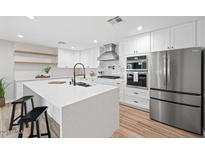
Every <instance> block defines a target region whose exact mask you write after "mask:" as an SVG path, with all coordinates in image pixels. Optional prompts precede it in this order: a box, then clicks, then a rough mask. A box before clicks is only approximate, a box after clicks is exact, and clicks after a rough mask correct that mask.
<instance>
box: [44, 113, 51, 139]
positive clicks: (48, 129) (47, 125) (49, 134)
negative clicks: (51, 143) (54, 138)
mask: <svg viewBox="0 0 205 154" xmlns="http://www.w3.org/2000/svg"><path fill="white" fill-rule="evenodd" d="M44 114H45V120H46V128H47V133H48V137H49V138H51V132H50V128H49V124H48V116H47V111H45V113H44Z"/></svg>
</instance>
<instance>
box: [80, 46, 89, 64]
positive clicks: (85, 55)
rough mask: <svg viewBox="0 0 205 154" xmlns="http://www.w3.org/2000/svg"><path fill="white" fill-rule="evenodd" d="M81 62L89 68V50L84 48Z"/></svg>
mask: <svg viewBox="0 0 205 154" xmlns="http://www.w3.org/2000/svg"><path fill="white" fill-rule="evenodd" d="M80 59H81V63H82V64H83V65H84V66H85V68H89V51H88V50H83V51H81V56H80Z"/></svg>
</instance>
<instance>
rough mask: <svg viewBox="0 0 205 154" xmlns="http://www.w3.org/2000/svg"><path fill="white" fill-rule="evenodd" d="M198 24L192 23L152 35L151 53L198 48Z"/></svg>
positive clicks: (155, 32)
mask: <svg viewBox="0 0 205 154" xmlns="http://www.w3.org/2000/svg"><path fill="white" fill-rule="evenodd" d="M196 34H197V33H196V22H191V23H187V24H183V25H179V26H174V27H171V28H166V29H162V30H158V31H154V32H152V33H151V51H161V50H170V49H180V48H189V47H195V46H197V41H196V37H197V36H196Z"/></svg>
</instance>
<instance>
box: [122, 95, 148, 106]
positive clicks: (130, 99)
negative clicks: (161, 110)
mask: <svg viewBox="0 0 205 154" xmlns="http://www.w3.org/2000/svg"><path fill="white" fill-rule="evenodd" d="M125 102H126V103H134V104H140V105H148V104H149V100H148V99H144V98H140V97H131V96H129V95H125Z"/></svg>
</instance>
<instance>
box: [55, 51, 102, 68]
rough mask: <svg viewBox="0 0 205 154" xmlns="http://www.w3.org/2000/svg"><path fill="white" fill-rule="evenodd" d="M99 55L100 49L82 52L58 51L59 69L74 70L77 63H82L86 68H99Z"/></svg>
mask: <svg viewBox="0 0 205 154" xmlns="http://www.w3.org/2000/svg"><path fill="white" fill-rule="evenodd" d="M99 53H100V51H99V48H92V49H87V50H82V51H73V50H67V49H58V67H60V68H73V67H74V65H75V64H76V63H82V64H83V65H84V66H85V68H97V67H98V65H99V61H98V60H97V58H98V57H99ZM79 67H81V66H79Z"/></svg>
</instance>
